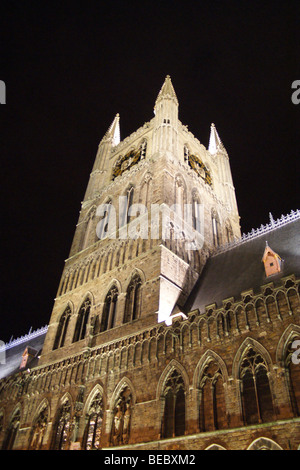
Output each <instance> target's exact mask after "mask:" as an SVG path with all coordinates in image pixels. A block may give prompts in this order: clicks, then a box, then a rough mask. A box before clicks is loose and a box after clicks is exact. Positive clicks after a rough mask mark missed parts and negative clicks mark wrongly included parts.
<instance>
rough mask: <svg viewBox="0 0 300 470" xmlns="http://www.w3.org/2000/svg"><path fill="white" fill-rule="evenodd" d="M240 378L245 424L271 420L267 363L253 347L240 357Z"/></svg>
mask: <svg viewBox="0 0 300 470" xmlns="http://www.w3.org/2000/svg"><path fill="white" fill-rule="evenodd" d="M240 380H241V395H242V405H243V415H244V421H245V424H254V423H261V422H268V421H272V420H273V419H274V409H273V401H272V395H271V390H270V384H269V378H268V368H267V364H266V362H265V360H264V359H263V357H262V356H261V355H260V354H259V353H257V352H256V351H255V350H254V349H253V348H249V349H248V350H247V351H246V353H245V355H244V357H243V359H242V362H241V366H240Z"/></svg>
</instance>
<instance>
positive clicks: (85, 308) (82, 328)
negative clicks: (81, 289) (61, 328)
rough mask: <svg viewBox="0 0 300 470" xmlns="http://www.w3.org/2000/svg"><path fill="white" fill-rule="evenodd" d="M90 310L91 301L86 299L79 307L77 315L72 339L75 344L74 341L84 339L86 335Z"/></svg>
mask: <svg viewBox="0 0 300 470" xmlns="http://www.w3.org/2000/svg"><path fill="white" fill-rule="evenodd" d="M90 310H91V300H90V299H89V298H87V299H86V300H85V301H84V302H83V304H82V305H81V307H80V310H79V313H78V317H77V322H76V327H75V332H74V337H73V343H75V342H76V341H80V340H81V339H84V337H85V334H86V327H87V323H88V320H89V315H90Z"/></svg>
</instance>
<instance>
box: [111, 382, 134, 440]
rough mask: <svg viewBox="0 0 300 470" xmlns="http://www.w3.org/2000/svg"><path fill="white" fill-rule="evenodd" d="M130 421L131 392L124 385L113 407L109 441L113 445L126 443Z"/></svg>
mask: <svg viewBox="0 0 300 470" xmlns="http://www.w3.org/2000/svg"><path fill="white" fill-rule="evenodd" d="M130 422H131V393H130V390H129V389H128V387H126V388H125V389H124V390H123V392H122V393H121V396H120V399H119V400H118V402H117V406H116V408H115V413H114V418H113V424H112V435H111V441H112V444H113V445H114V446H118V445H122V444H128V442H129V435H130Z"/></svg>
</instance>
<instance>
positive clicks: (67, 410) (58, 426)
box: [52, 400, 71, 450]
mask: <svg viewBox="0 0 300 470" xmlns="http://www.w3.org/2000/svg"><path fill="white" fill-rule="evenodd" d="M70 427H71V404H70V402H69V400H66V401H65V402H64V403H63V404H62V405H61V406H60V408H59V410H58V412H57V416H56V423H55V427H54V435H53V444H52V448H53V450H66V448H67V445H68V440H69V434H70Z"/></svg>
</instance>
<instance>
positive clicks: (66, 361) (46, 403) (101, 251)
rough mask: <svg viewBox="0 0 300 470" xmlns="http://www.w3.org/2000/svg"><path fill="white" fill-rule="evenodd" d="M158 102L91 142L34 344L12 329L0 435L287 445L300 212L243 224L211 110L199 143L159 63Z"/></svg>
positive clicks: (89, 445) (59, 443)
mask: <svg viewBox="0 0 300 470" xmlns="http://www.w3.org/2000/svg"><path fill="white" fill-rule="evenodd" d="M154 114H155V115H154V117H153V119H151V121H149V122H146V123H145V124H144V125H143V126H142V127H140V128H139V129H138V130H137V131H136V132H134V133H133V134H131V135H130V136H129V137H127V138H125V139H124V140H122V141H121V140H120V127H119V123H120V117H119V115H116V116H115V118H114V119H113V122H112V124H111V126H110V127H109V128H108V130H107V132H106V134H105V136H104V137H103V139H102V140H101V142H100V144H99V148H98V152H97V155H96V159H95V163H94V166H93V168H92V172H91V175H90V178H89V182H88V185H87V189H86V193H85V196H84V199H83V202H82V206H81V211H80V214H79V219H78V223H77V225H76V230H75V234H74V238H73V242H72V246H71V250H70V254H69V257H68V259H67V260H66V262H65V266H64V270H63V273H62V277H61V282H60V285H59V288H58V292H57V296H56V299H55V302H54V306H53V311H52V315H51V318H50V322H49V326H48V330H47V333H46V337H45V342H44V344H43V349H42V352H41V356H40V348H41V344H42V343H40V342H34V343H31V344H27V348H26V349H25V351H24V349H23V346H25V345H24V338H23V339H22V341H21V343H20V345H19V346H20V347H21V346H22V351H20V349H14V348H12V349H11V351H10V357H12V358H13V359H14V361H15V360H17V359H16V358H17V357H18V351H19V353H20V362H19V364H20V366H21V367H20V366H17V369H15V367H16V365H14V370H13V369H11V371H12V373H8V374H7V375H5V376H4V378H3V379H2V380H1V381H0V446H1V447H2V448H3V449H11V448H14V449H61V450H63V449H87V450H88V449H102V450H103V449H104V450H105V449H106V448H116V449H124V448H125V449H130V450H134V449H139V450H140V449H143V450H160V451H163V450H172V449H180V450H196V449H227V448H228V449H239V450H242V449H280V448H283V449H297V447H298V446H299V442H300V441H299V433H300V428H299V425H300V392H299V390H300V369H299V363H298V359H297V354H298V353H297V354H295V351H294V350H293V347H294V345H295V344H298V342H299V343H300V326H299V325H300V303H299V248H298V247H299V245H300V241H299V233H300V231H299V223H300V212H299V211H297V212H293V211H292V212H291V214H290V215H288V216H282V218H281V219H280V220H277V221H274V220H273V218H271V220H270V224H269V225H267V226H261V227H260V228H259V229H258V230H256V231H255V230H252V232H251V233H250V234H248V235H244V236H243V237H241V236H240V226H239V214H238V209H237V204H236V198H235V193H234V187H233V183H232V177H231V171H230V166H229V159H228V154H227V152H226V150H225V147H224V145H223V143H222V141H221V139H220V137H219V135H218V132H217V130H216V127H215V125H214V124H212V125H211V132H210V139H209V145H208V148H206V147H205V146H204V145H203V144H201V143H200V141H199V140H198V139H196V138H195V137H194V136H193V134H192V133H191V132H190V131H188V128H187V127H186V126H184V125H183V124H182V123H181V122H180V121H179V119H178V99H177V96H176V94H175V91H174V88H173V85H172V83H171V79H170V77H166V79H165V82H164V84H163V86H162V88H161V90H160V92H159V94H158V97H157V99H156V102H155V106H154ZM227 244H228V246H227ZM28 346H29V348H28ZM31 346H32V347H31ZM33 346H36V349H35V348H34V347H33ZM30 355H31V356H32V359H30V358H29V356H30ZM39 356H40V357H39ZM21 361H22V363H21ZM14 364H16V362H14ZM274 439H275V440H274Z"/></svg>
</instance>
